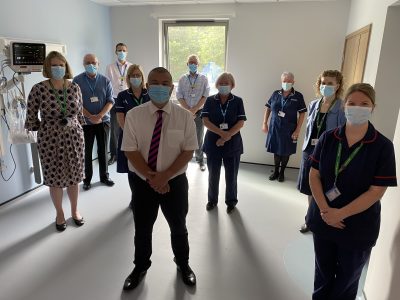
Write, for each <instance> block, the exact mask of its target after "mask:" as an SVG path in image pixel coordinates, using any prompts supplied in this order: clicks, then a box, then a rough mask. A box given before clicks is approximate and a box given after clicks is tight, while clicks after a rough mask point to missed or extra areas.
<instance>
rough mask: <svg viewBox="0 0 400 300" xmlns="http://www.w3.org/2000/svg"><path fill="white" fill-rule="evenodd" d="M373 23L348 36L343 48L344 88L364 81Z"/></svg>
mask: <svg viewBox="0 0 400 300" xmlns="http://www.w3.org/2000/svg"><path fill="white" fill-rule="evenodd" d="M371 27H372V24H369V25H367V26H365V27H363V28H361V29H359V30H357V31H355V32H353V33H351V34H349V35H348V36H346V41H345V44H344V50H343V60H342V74H343V76H344V89H345V90H346V89H347V88H348V87H349V86H351V85H352V84H353V83H358V82H362V81H363V77H364V68H365V62H366V60H367V53H368V44H369V37H370V35H371Z"/></svg>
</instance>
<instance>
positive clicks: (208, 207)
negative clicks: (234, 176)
mask: <svg viewBox="0 0 400 300" xmlns="http://www.w3.org/2000/svg"><path fill="white" fill-rule="evenodd" d="M216 206H217V204H215V203H213V202H207V205H206V210H213V209H214V207H216Z"/></svg>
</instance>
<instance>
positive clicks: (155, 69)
mask: <svg viewBox="0 0 400 300" xmlns="http://www.w3.org/2000/svg"><path fill="white" fill-rule="evenodd" d="M153 73H161V74H168V77H169V80H170V81H171V83H172V76H171V73H170V72H169V71H168V70H167V69H166V68H163V67H157V68H154V69H153V70H151V71H150V73H149V75H148V76H147V82H148V81H149V79H150V77H151V75H153Z"/></svg>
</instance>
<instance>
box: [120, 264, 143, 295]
mask: <svg viewBox="0 0 400 300" xmlns="http://www.w3.org/2000/svg"><path fill="white" fill-rule="evenodd" d="M146 273H147V271H138V270H137V269H136V268H135V269H133V271H132V273H131V274H129V276H128V277H127V278H126V279H125V282H124V287H123V290H124V291H128V290H133V289H134V288H136V287H137V286H138V285H139V283H140V282H141V281H142V280H143V278H144V276H145V275H146Z"/></svg>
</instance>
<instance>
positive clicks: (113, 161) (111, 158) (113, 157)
mask: <svg viewBox="0 0 400 300" xmlns="http://www.w3.org/2000/svg"><path fill="white" fill-rule="evenodd" d="M116 161H117V157H116V156H115V155H112V156H111V157H110V159H109V160H108V165H109V166H110V165H112V164H113V163H115V162H116Z"/></svg>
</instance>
